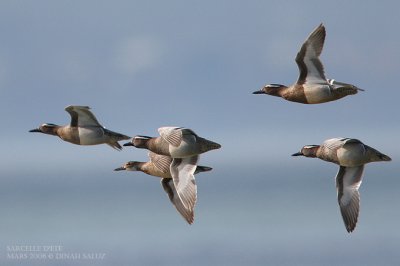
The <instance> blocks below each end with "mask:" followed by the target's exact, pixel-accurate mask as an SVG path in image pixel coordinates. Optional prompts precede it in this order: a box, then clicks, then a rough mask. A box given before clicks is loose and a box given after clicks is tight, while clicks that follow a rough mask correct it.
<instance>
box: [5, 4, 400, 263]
mask: <svg viewBox="0 0 400 266" xmlns="http://www.w3.org/2000/svg"><path fill="white" fill-rule="evenodd" d="M399 9H400V5H399V3H398V2H397V1H380V2H376V1H351V2H350V1H329V2H328V1H322V2H321V1H281V0H279V1H228V0H226V1H95V0H92V1H52V0H48V1H40V0H39V1H11V0H10V1H1V2H0V33H1V37H0V40H1V41H0V116H1V124H2V126H1V131H2V134H1V136H2V137H1V138H0V146H1V153H0V156H1V157H0V169H1V170H0V171H1V178H0V213H1V216H0V242H1V243H0V264H1V265H399V264H400V255H399V248H400V246H399V245H400V232H399V230H398V225H399V223H400V213H399V203H400V194H399V186H400V181H399V167H398V159H399V156H400V151H399V145H398V142H397V140H398V137H399V132H400V126H399V123H398V119H399V114H400V112H399V104H398V99H399V98H400V90H399V85H398V77H399V69H400V53H399V51H398V49H399V47H400V34H399V27H400V17H399V15H398V11H399ZM321 22H323V23H324V24H325V26H326V29H327V37H326V42H325V47H324V51H323V54H322V56H321V59H322V61H323V63H324V65H325V70H326V74H327V76H328V77H330V78H335V79H337V80H339V81H344V82H349V83H353V84H355V85H357V86H359V87H360V88H363V89H365V92H362V93H359V94H357V95H355V96H349V97H346V98H344V99H341V100H340V101H336V102H332V103H326V104H322V105H314V106H305V105H301V104H296V103H291V102H286V101H283V100H282V99H279V98H276V97H271V96H264V95H252V94H251V92H253V91H255V90H257V89H259V88H260V87H261V86H263V85H264V84H265V83H282V84H287V85H290V84H291V83H293V82H294V81H295V80H296V79H297V75H298V70H297V66H296V64H295V62H294V58H295V56H296V53H297V51H298V49H299V48H300V46H301V44H302V42H303V41H304V40H305V39H306V37H307V36H308V34H309V33H310V32H311V31H312V30H313V29H314V28H315V27H316V26H317V25H318V24H319V23H321ZM70 104H77V105H89V106H90V107H92V110H93V112H94V113H95V115H96V116H97V118H98V119H99V121H100V122H101V123H102V124H103V125H104V126H105V127H107V128H109V129H112V130H115V131H118V132H121V133H124V134H128V135H131V136H133V135H136V134H145V135H157V128H158V127H160V126H166V125H176V126H186V127H189V128H192V129H193V130H195V131H196V132H197V133H198V134H199V135H201V136H204V137H206V138H209V139H212V140H214V141H217V142H219V143H221V144H222V146H223V148H222V149H220V150H217V151H211V152H209V153H207V154H204V155H203V156H202V157H201V164H203V165H209V166H212V167H213V168H214V169H213V171H212V172H209V173H203V174H201V175H198V176H197V183H198V204H197V207H196V221H195V223H194V224H193V225H191V226H189V225H187V224H186V223H185V222H184V220H183V219H182V218H181V217H180V216H179V214H178V213H177V212H176V211H175V209H174V208H173V207H172V206H171V204H170V203H169V201H168V199H167V196H166V195H165V193H164V191H163V190H162V188H161V186H160V184H159V180H158V179H157V178H153V177H150V176H146V175H145V174H142V173H132V172H114V171H113V169H114V168H116V167H119V166H120V165H122V164H123V163H124V162H125V161H129V160H139V161H145V160H147V153H146V151H144V150H136V149H134V148H129V147H128V148H126V149H124V150H122V151H121V152H117V151H115V150H113V149H111V148H110V147H108V146H106V145H100V146H91V147H82V146H77V145H72V144H69V143H65V142H62V141H61V140H60V139H58V138H56V137H51V136H46V135H41V134H31V133H28V130H30V129H32V128H35V127H37V126H39V125H40V124H41V123H44V122H50V123H57V124H67V123H69V119H70V118H69V115H68V114H67V113H66V112H65V111H64V107H65V106H67V105H70ZM339 136H343V137H355V138H359V139H360V140H362V141H364V142H365V143H367V144H369V145H370V146H373V147H375V148H377V149H378V150H380V151H382V152H384V153H386V154H388V155H390V156H391V157H392V159H393V161H392V162H390V163H372V164H369V165H367V167H366V170H365V174H364V182H363V185H362V186H361V189H360V191H361V196H362V203H361V204H362V206H361V215H360V218H359V223H358V225H357V228H356V230H355V232H354V233H352V234H348V233H347V232H346V230H345V228H344V225H343V222H342V219H341V216H340V213H339V208H338V206H337V200H336V190H335V183H334V176H335V175H336V172H337V166H336V165H333V164H328V163H326V162H322V161H320V160H316V159H307V158H293V157H291V156H290V155H291V154H292V153H294V152H297V151H298V150H299V149H300V148H301V147H302V146H303V145H306V144H319V143H321V142H322V141H323V140H325V139H327V138H331V137H339ZM18 245H61V246H62V247H63V252H64V253H79V254H83V253H106V257H105V259H102V260H100V259H98V260H89V261H88V260H83V259H77V260H72V259H60V260H33V259H28V260H13V259H10V258H8V257H7V255H8V254H7V247H10V246H18Z"/></svg>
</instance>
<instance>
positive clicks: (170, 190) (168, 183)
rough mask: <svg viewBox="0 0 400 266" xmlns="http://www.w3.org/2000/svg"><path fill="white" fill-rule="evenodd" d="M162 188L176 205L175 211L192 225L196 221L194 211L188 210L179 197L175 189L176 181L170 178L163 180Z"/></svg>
mask: <svg viewBox="0 0 400 266" xmlns="http://www.w3.org/2000/svg"><path fill="white" fill-rule="evenodd" d="M161 186H162V187H163V189H164V191H165V192H166V193H167V195H168V198H169V200H170V201H171V203H172V204H173V205H174V207H175V209H176V210H177V211H178V212H179V213H180V214H181V215H182V217H183V218H184V219H185V220H186V221H187V222H188V223H189V224H192V223H193V221H194V211H193V210H189V209H187V208H186V207H185V206H184V205H183V203H182V201H181V199H180V198H179V196H178V193H177V191H176V189H175V185H174V181H173V180H172V179H170V178H163V179H161Z"/></svg>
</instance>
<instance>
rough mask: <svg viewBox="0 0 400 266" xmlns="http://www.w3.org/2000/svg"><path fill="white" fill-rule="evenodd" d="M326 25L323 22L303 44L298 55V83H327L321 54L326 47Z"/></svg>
mask: <svg viewBox="0 0 400 266" xmlns="http://www.w3.org/2000/svg"><path fill="white" fill-rule="evenodd" d="M325 35H326V31H325V27H324V25H323V24H322V23H321V24H320V25H319V26H318V27H317V28H316V29H315V30H314V31H313V32H312V33H311V34H310V36H308V38H307V40H306V41H305V42H304V43H303V45H302V46H301V49H300V51H299V52H298V53H297V56H296V63H297V66H298V67H299V72H300V74H299V78H298V79H297V84H299V85H302V84H321V83H322V84H325V83H327V81H326V78H325V72H324V66H323V65H322V62H321V60H319V56H320V54H321V52H322V48H323V47H324V41H325Z"/></svg>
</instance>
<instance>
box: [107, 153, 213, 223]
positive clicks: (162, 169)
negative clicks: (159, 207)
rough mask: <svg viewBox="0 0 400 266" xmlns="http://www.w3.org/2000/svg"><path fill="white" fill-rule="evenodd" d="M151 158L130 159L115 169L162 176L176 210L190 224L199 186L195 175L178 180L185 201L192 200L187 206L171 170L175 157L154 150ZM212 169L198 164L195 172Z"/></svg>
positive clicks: (163, 183) (162, 182) (192, 219)
mask: <svg viewBox="0 0 400 266" xmlns="http://www.w3.org/2000/svg"><path fill="white" fill-rule="evenodd" d="M149 158H150V160H149V161H148V162H137V161H129V162H127V163H125V164H124V165H123V166H122V167H119V168H116V169H115V171H122V170H126V171H142V172H143V173H146V174H148V175H152V176H157V177H161V186H162V187H163V189H164V191H165V192H166V193H167V195H168V197H169V199H170V201H171V203H172V204H173V205H174V206H175V208H176V210H177V211H178V212H179V213H180V214H181V215H182V217H183V218H184V219H185V220H186V221H187V222H188V223H189V224H192V223H193V221H194V205H195V203H196V199H197V186H196V182H195V179H194V176H193V175H186V176H187V177H190V178H189V179H188V180H187V179H180V180H179V179H178V180H176V182H177V183H178V186H179V187H181V188H182V190H183V191H184V193H182V194H183V197H184V199H185V201H186V202H191V204H190V207H189V208H187V207H185V205H184V204H183V202H182V200H181V198H180V197H179V196H178V192H177V190H176V188H175V184H174V180H173V178H174V177H173V176H172V174H171V172H170V165H171V163H172V160H173V159H172V158H171V157H169V156H165V155H159V154H156V153H154V152H149ZM211 170H212V168H211V167H207V166H200V165H197V167H196V170H195V171H194V174H197V173H201V172H206V171H211ZM175 177H176V175H175Z"/></svg>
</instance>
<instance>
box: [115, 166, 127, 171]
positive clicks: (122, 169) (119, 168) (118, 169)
mask: <svg viewBox="0 0 400 266" xmlns="http://www.w3.org/2000/svg"><path fill="white" fill-rule="evenodd" d="M124 170H125V167H118V168H115V169H114V171H124Z"/></svg>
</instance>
